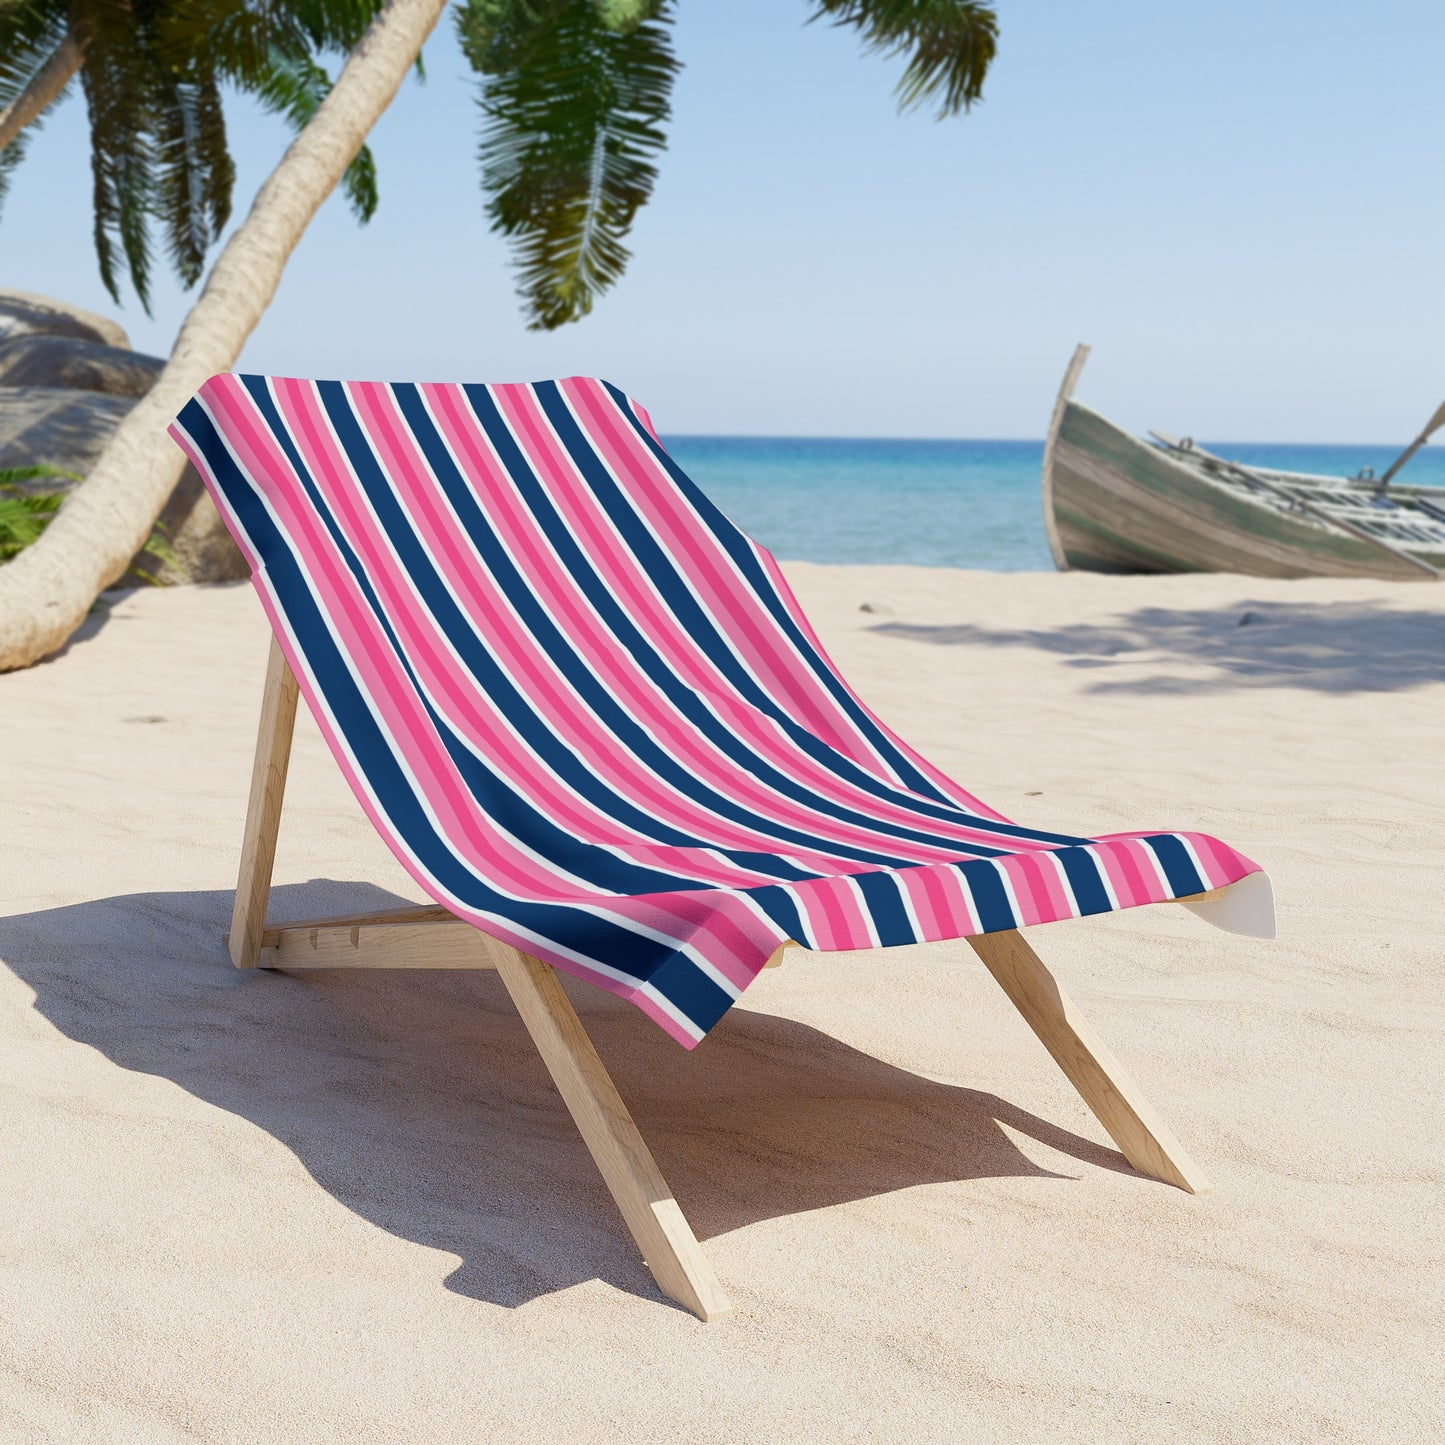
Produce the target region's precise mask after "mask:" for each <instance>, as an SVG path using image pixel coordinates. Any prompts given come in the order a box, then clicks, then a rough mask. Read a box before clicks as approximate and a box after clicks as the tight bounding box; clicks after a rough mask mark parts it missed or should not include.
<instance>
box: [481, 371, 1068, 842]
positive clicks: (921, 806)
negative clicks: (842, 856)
mask: <svg viewBox="0 0 1445 1445" xmlns="http://www.w3.org/2000/svg"><path fill="white" fill-rule="evenodd" d="M603 385H606V383H605V382H604V383H603ZM534 390H535V391H536V393H537V397H538V401H539V403H540V404H541V406H542V409H543V411H544V413H545V414H546V416H547V418H548V420H549V421H551V423H552V425H553V427H554V428H555V429H556V431H557V433H558V436H559V438H560V439H561V441H562V443H563V445H564V447H565V448H566V450H567V452H568V456H569V457H570V459H571V461H572V463H573V464H574V466H576V468H577V470H578V471H579V472H580V473H581V474H582V476H583V477H585V479H586V481H587V483H588V485H589V487H590V488H591V489H592V490H593V492H594V493H595V494H596V495H597V497H598V499H599V501H601V502H602V504H603V506H604V508H605V510H606V511H607V514H608V516H609V517H610V518H611V519H612V521H613V522H614V523H615V524H616V525H617V527H618V530H619V532H620V533H621V535H622V537H623V540H624V541H625V542H626V543H627V546H628V548H629V550H630V551H631V552H632V554H633V556H634V557H635V558H637V560H638V563H639V565H640V566H641V567H642V569H643V570H644V571H645V573H646V574H647V576H648V578H649V580H650V581H651V582H652V583H653V584H654V586H656V587H657V588H658V590H659V592H661V593H662V595H663V596H664V598H665V600H666V601H667V604H668V607H669V609H670V610H671V611H672V612H673V614H674V615H675V616H676V617H678V618H679V620H680V621H682V622H683V623H684V626H685V628H686V630H687V631H688V632H689V633H690V634H691V635H692V636H694V637H696V638H697V639H698V640H699V642H700V643H701V645H702V646H703V648H704V650H705V651H706V652H707V654H708V656H709V658H711V659H712V660H713V662H714V663H715V664H716V665H717V666H718V667H719V669H720V670H721V671H723V672H724V673H725V674H726V676H727V678H728V681H729V682H730V683H731V684H732V685H733V687H734V688H736V689H737V691H738V693H739V695H740V696H742V697H744V698H746V700H747V701H748V702H750V703H751V704H752V705H753V706H755V707H756V708H757V709H758V710H759V711H760V712H762V713H764V714H766V715H767V716H768V717H770V718H771V719H772V720H773V721H774V722H776V723H777V724H778V725H779V726H780V727H781V728H782V729H783V731H784V732H785V733H786V734H787V736H788V737H789V739H790V740H791V741H792V742H793V743H794V744H795V745H796V746H797V747H799V748H800V749H801V750H802V751H804V752H806V753H807V754H808V755H809V756H810V757H811V758H813V759H814V760H815V761H816V762H819V763H822V764H823V765H824V766H826V767H827V768H829V769H830V770H831V771H832V772H834V773H835V774H837V776H838V777H839V778H841V779H843V780H844V781H846V782H848V783H850V784H852V785H853V786H855V787H857V788H859V789H861V790H863V791H865V792H868V793H870V794H872V795H873V796H875V797H877V798H879V799H881V800H883V801H886V802H889V803H893V804H895V805H897V806H900V807H904V808H907V809H909V810H910V811H911V812H914V813H916V814H918V815H919V819H920V825H921V824H922V823H923V822H924V821H926V820H928V819H934V820H937V821H940V822H948V823H954V824H957V823H960V822H967V823H969V824H970V825H972V826H975V827H977V828H979V829H980V830H981V831H986V832H993V833H998V834H1000V835H1001V836H1003V837H1007V838H1019V839H1026V840H1028V841H1030V842H1036V843H1050V844H1056V845H1060V846H1064V845H1069V844H1080V843H1084V842H1086V841H1087V839H1084V838H1078V837H1074V836H1072V835H1068V834H1060V833H1044V832H1040V831H1039V830H1037V829H1032V828H1022V827H1020V826H1018V825H1017V824H1015V823H1001V822H996V821H994V820H993V819H988V818H983V817H979V816H977V815H974V814H969V813H967V812H966V811H965V810H964V809H963V808H961V807H960V806H959V805H958V804H957V803H956V802H954V801H952V800H951V799H948V798H946V797H944V796H943V795H942V794H941V793H940V792H939V790H938V787H937V785H936V784H934V783H933V782H931V781H930V780H929V779H927V778H926V777H924V775H923V774H922V773H921V772H919V770H918V769H917V768H916V767H915V766H914V764H913V763H912V761H911V760H910V759H909V758H908V757H907V756H906V755H905V754H904V753H903V752H901V751H900V749H899V748H898V747H897V745H896V744H895V743H894V742H893V741H892V740H891V739H889V738H887V737H886V736H884V735H883V734H882V733H881V732H880V731H879V729H878V727H877V725H876V724H875V723H873V722H872V720H871V719H869V718H868V717H867V716H866V714H864V713H863V712H862V711H861V710H860V708H859V706H858V704H857V702H856V700H854V699H853V698H852V695H851V694H850V693H849V692H848V689H847V687H846V685H845V684H844V683H843V682H842V680H841V679H840V678H839V677H838V675H837V674H836V673H835V672H834V671H833V669H832V668H831V667H830V666H829V665H828V664H827V662H826V661H825V660H824V659H823V658H822V657H821V656H820V655H819V654H818V652H817V650H816V649H815V648H814V647H813V645H812V644H811V643H810V642H809V641H808V640H807V638H805V637H804V636H803V635H802V634H801V633H800V632H799V631H798V629H797V626H796V624H794V622H793V621H792V618H791V617H790V616H789V615H788V612H787V609H786V608H785V607H784V606H783V603H782V600H781V598H780V597H779V596H778V594H777V590H776V588H775V586H774V584H773V581H772V579H771V578H770V577H769V576H768V575H767V574H766V572H765V571H764V570H763V568H762V567H761V566H760V565H759V563H758V561H757V558H756V557H755V556H754V555H753V553H752V547H753V544H752V543H751V542H750V541H749V539H747V538H746V537H744V536H743V534H742V533H741V532H739V531H738V529H737V527H736V526H734V524H733V523H732V522H731V521H729V520H728V518H727V517H726V516H725V515H724V514H723V513H722V512H720V511H719V510H718V509H717V508H716V507H715V506H714V505H713V504H712V503H711V502H708V501H707V499H706V498H705V497H704V495H703V493H702V492H701V491H699V490H698V488H697V486H696V485H695V484H694V483H693V482H692V481H690V480H689V479H688V477H687V475H686V474H685V473H684V472H683V471H682V470H681V469H680V468H679V467H677V466H676V464H675V463H673V462H672V461H671V459H670V458H668V457H667V455H666V453H664V452H659V449H658V448H657V446H656V444H655V443H654V442H652V439H651V438H650V437H648V436H647V433H646V430H645V429H644V428H642V427H641V425H640V423H638V422H637V420H636V418H635V417H634V416H633V415H632V413H631V411H630V409H629V410H626V412H625V415H626V418H627V420H628V421H629V422H630V423H631V424H632V425H633V427H634V428H636V429H637V431H638V434H639V435H640V436H641V437H643V438H644V439H645V440H646V442H647V444H648V446H649V449H650V450H652V451H653V453H654V455H656V456H657V457H658V460H659V462H660V463H662V464H664V465H665V466H666V469H667V471H668V473H669V475H670V476H671V477H672V478H673V480H674V481H676V482H677V483H678V485H679V488H680V489H681V490H682V491H684V492H685V493H686V495H687V496H688V499H689V501H690V502H693V503H694V505H695V507H696V509H697V510H698V512H699V515H700V520H701V521H703V522H704V523H705V524H706V525H707V526H708V528H709V530H710V531H712V533H713V535H714V536H715V538H716V539H717V541H718V542H719V544H720V545H721V546H722V547H723V548H724V550H726V551H727V552H728V554H729V556H731V557H732V558H733V560H734V561H735V562H736V563H737V564H738V566H739V567H740V569H741V570H742V571H743V574H744V576H746V577H747V578H748V580H749V581H750V582H751V584H752V596H753V598H754V600H755V601H758V602H760V603H762V604H763V605H764V606H765V607H767V609H768V611H769V614H770V615H771V616H772V617H773V618H774V620H775V621H776V622H777V623H778V625H779V626H780V627H781V628H782V629H783V630H784V631H785V632H786V634H787V635H788V637H789V639H790V641H791V642H792V644H793V646H794V647H795V648H796V649H797V651H798V654H799V657H800V660H802V661H803V662H804V663H805V664H806V665H808V666H809V667H810V670H811V671H812V672H813V674H814V675H815V676H816V677H817V678H819V680H820V681H823V682H825V684H826V686H827V689H828V691H829V692H830V693H831V694H832V695H834V696H835V697H837V698H838V699H839V700H840V702H843V703H844V711H846V712H847V714H848V716H849V717H850V718H852V719H853V720H854V721H855V723H856V724H857V726H858V728H859V731H860V732H862V733H863V734H865V735H866V736H867V738H868V739H869V741H870V742H871V743H872V744H873V745H874V747H875V748H876V750H877V751H878V753H879V754H880V756H881V757H882V759H883V761H884V763H885V765H887V766H889V767H892V768H893V770H894V771H895V772H897V773H898V774H899V776H900V777H902V778H903V779H904V780H905V782H906V784H907V791H905V790H904V789H903V788H900V787H898V786H896V785H890V784H889V783H887V782H886V781H884V780H883V779H881V778H879V777H877V776H875V775H874V774H873V773H870V772H869V771H868V770H867V769H865V768H863V767H861V766H860V765H859V764H858V763H856V762H855V761H854V760H853V759H852V758H850V757H848V756H847V755H846V754H844V753H841V752H839V751H838V749H837V748H835V747H833V746H832V745H831V744H830V743H828V742H826V741H825V740H823V739H822V738H819V737H818V736H817V735H816V734H815V733H813V732H811V731H810V730H809V729H807V728H806V727H804V726H803V725H802V724H801V723H799V722H798V721H797V720H796V719H795V718H794V717H792V716H791V715H790V714H789V713H788V712H787V711H786V710H785V708H784V707H783V706H782V704H781V703H779V701H778V700H777V699H775V698H774V697H772V696H771V695H770V694H769V693H767V692H766V691H764V690H763V689H762V688H761V687H760V686H759V685H758V683H757V682H756V681H755V680H754V679H753V678H752V676H751V675H750V674H749V673H748V671H747V669H746V668H745V667H744V666H743V664H742V663H741V662H740V661H739V660H738V658H737V656H736V654H735V653H734V651H733V647H732V643H731V641H730V640H729V639H728V638H727V637H726V636H725V635H724V634H722V633H721V632H720V631H719V630H718V628H717V626H716V624H714V622H713V621H712V619H711V618H709V617H708V615H707V612H706V611H705V610H704V608H703V607H702V605H701V604H700V603H699V602H698V600H697V597H696V595H695V594H694V592H693V590H692V586H691V583H690V582H689V580H688V578H687V577H686V576H685V575H684V574H683V573H681V572H680V571H679V570H678V568H677V567H676V565H675V564H674V563H673V562H672V560H671V559H670V558H669V556H668V554H667V552H666V551H665V550H664V549H663V547H662V546H661V545H660V544H659V543H658V541H657V539H656V538H655V537H654V536H653V534H652V532H651V531H650V530H649V528H648V526H647V525H646V523H645V522H644V521H643V520H642V518H641V517H640V516H639V515H638V513H637V511H636V510H635V506H634V503H633V501H632V498H631V497H630V496H629V495H628V494H627V492H626V491H625V489H623V488H620V487H619V486H618V485H617V483H616V482H615V481H614V480H613V478H612V476H611V474H610V473H609V471H608V469H607V467H606V465H605V463H604V462H603V461H602V459H601V458H600V457H599V456H598V455H597V452H596V450H595V448H594V447H593V445H592V443H591V441H590V439H589V438H588V437H587V435H586V434H585V432H583V431H582V430H581V428H580V427H579V425H578V423H577V420H576V418H575V417H574V416H573V414H572V411H571V408H570V407H569V406H568V404H567V401H566V398H565V397H564V396H563V395H562V393H561V390H560V388H559V387H558V385H557V383H556V382H539V383H537V384H536V386H535V387H534ZM609 390H612V391H613V392H614V396H617V395H618V394H617V393H616V392H615V389H613V388H610V387H609ZM479 419H482V420H483V424H484V425H485V419H484V418H479ZM509 470H510V467H509ZM699 504H701V505H699ZM658 681H659V682H673V683H674V685H675V680H674V679H673V678H672V676H671V674H670V673H666V672H665V673H664V674H663V675H660V676H659V677H658ZM919 793H922V794H924V795H925V796H923V797H919V796H917V794H919ZM815 806H816V803H815ZM853 816H854V817H857V816H861V815H857V814H854V815H853ZM869 825H870V826H872V827H874V828H884V829H887V830H888V831H890V832H893V831H896V825H894V824H889V823H883V822H880V821H879V820H878V819H876V818H872V819H869ZM900 836H909V835H907V834H901V833H900ZM928 841H932V842H936V843H938V844H940V845H941V846H943V847H946V848H950V849H956V850H958V851H960V852H969V851H975V850H973V849H971V848H970V847H969V845H966V844H960V843H959V842H958V841H957V840H955V839H951V838H942V837H938V836H937V835H932V836H931V837H930V838H929V839H928ZM977 851H978V852H979V854H980V856H984V857H991V856H996V855H997V854H998V853H999V852H1008V851H1010V850H1008V849H1006V848H1005V849H988V850H986V851H985V850H977Z"/></svg>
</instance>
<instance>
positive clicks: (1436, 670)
mask: <svg viewBox="0 0 1445 1445" xmlns="http://www.w3.org/2000/svg"><path fill="white" fill-rule="evenodd" d="M872 631H874V632H879V633H882V634H884V635H885V636H888V637H901V638H907V639H909V640H911V641H915V642H930V643H935V644H938V645H940V646H947V647H1035V648H1041V649H1043V650H1044V651H1046V652H1055V653H1059V654H1061V655H1062V656H1065V657H1067V658H1068V659H1069V661H1068V663H1067V664H1066V665H1067V666H1071V667H1079V668H1097V669H1101V670H1102V669H1109V668H1114V667H1120V666H1123V665H1128V666H1129V667H1131V668H1133V669H1136V670H1137V668H1138V667H1139V666H1140V664H1144V663H1155V664H1159V665H1161V666H1167V665H1168V664H1169V663H1171V662H1174V663H1178V662H1184V663H1189V664H1193V665H1198V664H1201V663H1202V664H1204V665H1205V666H1208V667H1210V668H1213V669H1214V675H1213V676H1212V677H1207V678H1201V677H1179V676H1170V675H1168V674H1166V673H1157V674H1154V675H1152V676H1146V677H1140V676H1131V677H1119V678H1110V677H1108V676H1107V675H1106V676H1104V677H1101V678H1100V680H1099V681H1097V682H1095V683H1094V684H1093V686H1092V687H1090V688H1089V689H1088V691H1089V692H1093V693H1136V694H1159V693H1184V694H1189V693H1201V692H1217V691H1219V690H1220V689H1222V688H1229V687H1234V688H1251V687H1298V688H1304V689H1307V690H1310V691H1314V692H1336V693H1344V692H1393V691H1398V690H1400V689H1404V688H1411V687H1420V686H1423V685H1424V684H1426V683H1430V682H1440V681H1445V613H1440V612H1425V611H1422V612H1406V611H1403V610H1401V609H1398V608H1391V607H1385V606H1382V605H1380V604H1379V603H1375V602H1333V603H1309V602H1241V603H1239V604H1237V605H1235V606H1231V607H1223V608H1220V607H1215V608H1195V609H1175V608H1168V607H1143V608H1140V609H1139V610H1137V611H1135V612H1131V613H1129V614H1128V615H1127V616H1125V617H1124V618H1122V619H1121V621H1120V622H1119V623H1118V625H1117V626H1113V627H1103V626H1098V625H1095V624H1092V623H1078V624H1074V625H1069V626H1064V627H1056V628H1051V629H1036V630H1028V631H1022V630H1020V631H1011V630H1007V629H998V630H992V629H989V628H986V627H974V626H972V625H970V624H967V623H962V624H958V625H956V626H942V627H927V626H920V625H916V624H913V623H906V622H889V623H884V624H882V625H880V626H878V627H875V628H873V629H872Z"/></svg>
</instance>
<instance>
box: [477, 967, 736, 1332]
mask: <svg viewBox="0 0 1445 1445" xmlns="http://www.w3.org/2000/svg"><path fill="white" fill-rule="evenodd" d="M498 950H499V951H498V953H497V970H498V972H499V973H500V974H501V976H502V982H503V983H504V984H505V985H506V987H507V992H508V993H509V994H511V996H512V1002H513V1003H515V1004H516V1006H517V1012H518V1013H520V1014H521V1015H522V1021H523V1023H525V1024H526V1026H527V1031H528V1032H529V1033H530V1034H531V1035H532V1041H533V1042H534V1043H535V1044H536V1045H537V1050H538V1052H539V1053H540V1054H541V1055H542V1061H543V1062H544V1063H545V1064H546V1065H547V1069H548V1072H549V1073H550V1074H551V1075H552V1079H553V1082H554V1083H555V1084H556V1085H557V1090H558V1092H559V1093H560V1094H561V1095H562V1098H563V1100H564V1101H565V1102H566V1105H567V1108H568V1110H569V1111H570V1112H571V1115H572V1118H573V1121H574V1122H575V1123H576V1125H577V1128H578V1130H579V1131H580V1132H581V1134H582V1138H583V1139H584V1140H585V1141H586V1144H587V1148H588V1149H589V1150H590V1151H591V1154H592V1158H593V1159H594V1160H595V1161H596V1163H597V1167H598V1169H600V1170H601V1171H602V1177H603V1179H605V1180H606V1181H607V1187H608V1188H609V1189H610V1190H611V1191H612V1197H613V1198H614V1199H615V1200H616V1201H617V1206H618V1208H619V1209H621V1211H622V1217H623V1219H625V1220H626V1221H627V1227H628V1228H629V1229H630V1230H631V1231H632V1237H633V1238H634V1239H635V1240H636V1241H637V1244H638V1247H639V1248H640V1249H641V1250H642V1257H643V1259H644V1260H646V1261H647V1267H648V1268H649V1269H650V1270H651V1271H652V1277H653V1279H655V1280H656V1281H657V1287H658V1288H659V1289H660V1290H661V1291H662V1292H663V1294H665V1295H667V1296H668V1298H669V1299H674V1300H676V1301H677V1302H678V1303H679V1304H680V1305H682V1306H684V1307H685V1308H686V1309H689V1310H691V1311H692V1312H693V1313H694V1314H695V1315H697V1316H698V1317H699V1318H700V1319H704V1320H712V1319H716V1318H717V1317H718V1316H719V1315H724V1314H727V1313H728V1312H729V1311H730V1310H731V1308H732V1305H731V1304H730V1303H729V1301H728V1297H727V1296H726V1295H725V1294H724V1293H723V1291H722V1287H721V1285H719V1284H718V1282H717V1278H716V1276H715V1275H714V1274H713V1271H712V1266H711V1265H710V1264H709V1263H708V1261H707V1256H706V1255H704V1254H703V1252H702V1247H701V1246H700V1245H699V1244H698V1242H697V1239H696V1237H695V1236H694V1234H693V1232H692V1228H691V1226H690V1225H689V1224H688V1222H687V1220H686V1219H685V1218H684V1217H683V1213H682V1210H681V1209H680V1208H679V1207H678V1203H677V1201H676V1200H675V1199H674V1198H673V1197H672V1191H671V1189H669V1188H668V1186H667V1181H666V1180H665V1179H664V1178H663V1177H662V1172H661V1171H660V1170H659V1169H658V1167H657V1164H656V1161H655V1160H654V1159H653V1157H652V1154H651V1152H650V1151H649V1150H648V1147H647V1145H646V1144H645V1143H644V1142H643V1139H642V1135H641V1134H639V1133H638V1132H637V1125H636V1124H634V1123H633V1121H632V1116H631V1115H630V1114H629V1113H628V1112H627V1106H626V1105H625V1104H624V1103H623V1102H622V1099H621V1097H620V1096H619V1095H618V1093H617V1089H616V1087H615V1086H614V1085H613V1083H612V1080H611V1078H610V1077H609V1076H608V1073H607V1070H606V1068H605V1067H604V1066H603V1064H602V1060H601V1059H600V1058H598V1056H597V1050H596V1049H595V1048H593V1046H592V1040H591V1039H589V1038H588V1037H587V1034H586V1031H585V1030H584V1029H583V1027H582V1021H581V1020H580V1019H579V1018H578V1017H577V1014H576V1011H575V1010H574V1009H573V1007H572V1005H571V1003H570V1002H569V1000H568V998H567V995H566V994H565V993H563V992H562V985H561V984H560V983H559V982H558V981H557V976H556V974H555V973H553V971H552V970H551V969H550V968H549V967H548V966H547V965H546V964H545V963H541V962H539V961H538V960H537V959H535V958H530V957H528V956H527V955H526V954H524V953H519V952H517V951H516V950H515V949H510V948H506V947H504V946H503V945H498Z"/></svg>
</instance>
